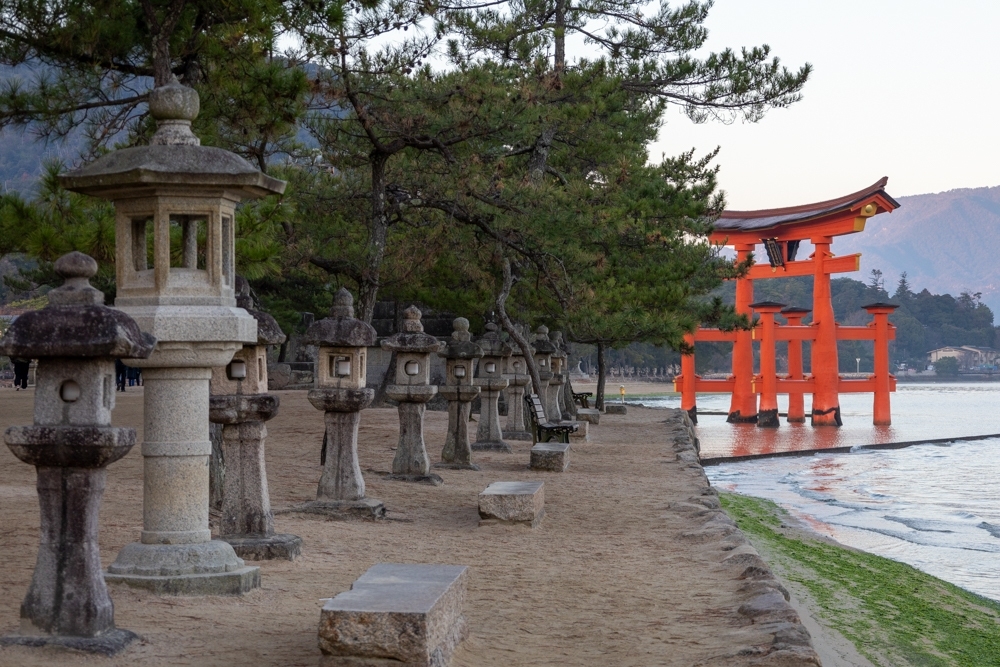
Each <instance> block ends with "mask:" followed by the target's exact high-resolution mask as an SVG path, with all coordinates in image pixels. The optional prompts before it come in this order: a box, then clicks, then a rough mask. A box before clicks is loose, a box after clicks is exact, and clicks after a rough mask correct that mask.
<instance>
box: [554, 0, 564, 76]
mask: <svg viewBox="0 0 1000 667" xmlns="http://www.w3.org/2000/svg"><path fill="white" fill-rule="evenodd" d="M555 18H556V27H555V30H553V35H552V37H553V41H554V42H555V53H554V54H553V55H554V56H555V57H554V58H553V61H554V62H553V64H554V65H555V71H556V76H561V75H562V73H563V71H564V70H565V69H566V0H556V17H555Z"/></svg>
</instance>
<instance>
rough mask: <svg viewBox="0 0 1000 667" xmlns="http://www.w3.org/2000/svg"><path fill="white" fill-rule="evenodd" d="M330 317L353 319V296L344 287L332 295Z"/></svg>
mask: <svg viewBox="0 0 1000 667" xmlns="http://www.w3.org/2000/svg"><path fill="white" fill-rule="evenodd" d="M330 317H354V295H352V294H351V293H350V292H349V291H347V288H346V287H341V288H340V289H339V290H337V293H336V294H334V295H333V305H332V306H330Z"/></svg>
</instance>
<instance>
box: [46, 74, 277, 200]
mask: <svg viewBox="0 0 1000 667" xmlns="http://www.w3.org/2000/svg"><path fill="white" fill-rule="evenodd" d="M198 110H199V100H198V93H197V92H196V91H195V90H194V89H193V88H188V87H187V86H183V85H181V84H180V83H178V82H177V80H176V79H174V80H173V81H172V82H170V83H169V84H167V85H165V86H158V87H157V88H154V89H153V90H152V91H150V93H149V112H150V114H151V115H152V116H153V118H154V119H156V121H157V128H158V129H157V131H156V134H155V135H153V137H152V139H151V140H150V144H149V145H148V146H135V147H132V148H123V149H120V150H115V151H111V152H110V153H108V154H107V155H104V156H102V157H100V158H98V159H96V160H94V161H93V162H91V163H90V164H88V165H86V166H85V167H82V168H80V169H77V170H76V171H71V172H69V173H67V174H63V175H62V176H60V177H59V180H60V182H61V183H62V186H63V187H64V188H66V189H67V190H72V191H73V192H80V193H83V194H87V195H93V196H96V197H104V198H107V199H115V198H116V197H117V196H118V195H119V194H124V193H125V192H129V191H134V190H135V189H136V188H138V187H142V186H144V185H145V186H149V187H150V188H154V187H155V188H160V187H163V186H167V187H169V186H177V187H179V188H182V189H185V190H186V189H187V188H190V187H197V188H199V189H202V190H204V189H212V188H222V189H225V190H226V191H228V192H230V193H232V194H233V195H234V196H235V197H236V198H248V199H256V198H258V197H264V196H266V195H270V194H281V193H283V192H284V191H285V182H284V181H280V180H278V179H276V178H272V177H270V176H268V175H266V174H264V173H262V172H261V171H260V170H259V169H257V168H256V167H255V166H253V165H252V164H250V163H249V162H248V161H247V160H245V159H244V158H242V157H240V156H239V155H236V154H235V153H232V152H230V151H227V150H224V149H222V148H215V147H211V146H201V145H200V144H201V142H200V141H199V139H198V137H196V136H195V135H194V134H193V133H192V132H191V121H193V120H194V119H195V118H197V116H198Z"/></svg>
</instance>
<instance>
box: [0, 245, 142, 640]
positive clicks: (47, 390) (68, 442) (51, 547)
mask: <svg viewBox="0 0 1000 667" xmlns="http://www.w3.org/2000/svg"><path fill="white" fill-rule="evenodd" d="M55 269H56V272H57V273H58V274H59V275H60V276H62V277H63V278H65V280H66V282H65V283H64V284H63V285H62V287H58V288H56V289H54V290H52V291H51V292H49V295H48V296H49V305H48V307H46V308H43V309H42V310H38V311H35V312H31V313H27V314H25V315H22V316H21V317H19V318H17V320H16V321H15V322H14V323H13V324H12V325H11V327H10V329H9V330H8V331H7V334H6V335H5V336H4V337H3V340H0V354H5V355H12V356H18V357H26V358H37V359H38V360H39V362H38V375H37V384H36V390H35V418H34V426H12V427H10V428H9V429H7V433H6V434H5V440H6V442H7V446H8V447H10V449H11V451H12V452H14V455H15V456H16V457H17V458H19V459H21V460H22V461H24V462H25V463H30V464H32V465H34V466H35V469H36V470H37V471H38V484H37V488H38V501H39V505H40V506H41V540H40V543H39V547H38V560H37V563H36V565H35V573H34V576H33V577H32V579H31V586H30V587H29V589H28V594H27V596H26V597H25V598H24V602H22V603H21V632H22V633H23V634H22V635H19V636H8V637H0V644H26V645H29V646H45V645H52V644H56V645H62V646H68V647H70V648H74V649H79V650H83V651H91V652H97V653H104V654H106V655H111V654H114V653H116V652H118V651H120V650H121V649H123V648H124V647H125V646H126V645H127V644H129V643H130V642H131V641H132V640H134V639H136V638H137V637H136V635H134V634H133V633H131V632H129V631H127V630H119V629H117V628H115V619H114V605H113V604H112V602H111V598H110V597H109V596H108V589H107V587H106V586H105V585H104V577H103V575H102V572H101V554H100V549H99V548H98V539H97V537H98V512H99V510H100V506H101V496H102V495H103V493H104V483H105V479H106V478H107V468H106V467H107V465H108V464H110V463H113V462H114V461H117V460H118V459H120V458H121V457H123V456H125V454H127V453H128V451H129V450H130V449H131V448H132V446H133V445H134V444H135V430H134V429H131V428H116V427H113V426H111V411H112V409H113V408H114V406H115V381H114V378H115V359H116V358H122V357H125V358H130V359H134V358H142V357H148V356H149V354H150V352H152V350H153V346H154V345H155V340H154V339H153V338H152V337H151V336H149V335H148V334H143V333H142V332H141V331H140V330H139V327H138V326H137V325H136V323H135V322H134V321H133V320H132V319H131V318H129V317H128V316H127V315H124V314H123V313H121V312H119V311H116V310H114V309H111V308H108V307H106V306H104V295H103V294H102V293H101V292H99V291H98V290H96V289H94V288H93V287H91V286H90V282H89V278H92V277H93V276H94V275H95V274H96V273H97V262H95V261H94V260H93V259H92V258H90V257H88V256H87V255H84V254H83V253H79V252H73V253H70V254H68V255H64V256H63V257H61V258H60V259H59V260H58V261H56V264H55Z"/></svg>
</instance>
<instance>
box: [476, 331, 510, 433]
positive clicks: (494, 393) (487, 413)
mask: <svg viewBox="0 0 1000 667" xmlns="http://www.w3.org/2000/svg"><path fill="white" fill-rule="evenodd" d="M478 343H479V347H481V348H483V358H482V359H480V360H479V369H478V370H477V372H476V385H477V386H478V387H480V388H481V389H482V393H481V394H480V396H481V397H482V399H481V400H480V402H479V405H480V407H479V428H477V429H476V441H475V442H474V443H472V449H474V450H478V451H486V450H492V451H497V452H512V451H514V450H512V449H511V448H510V445H508V444H507V443H506V442H504V441H503V432H502V431H501V430H500V410H499V406H498V403H499V401H500V392H501V391H502V390H504V389H506V388H507V386H508V385H509V384H510V380H508V379H507V378H505V377H504V376H503V372H504V368H505V367H506V364H507V359H508V358H509V357H510V353H511V349H510V346H509V345H507V343H505V342H503V341H502V340H500V334H499V332H497V325H495V324H493V323H492V322H490V323H489V324H487V325H486V333H485V334H483V335H482V337H480V339H479V341H478Z"/></svg>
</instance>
